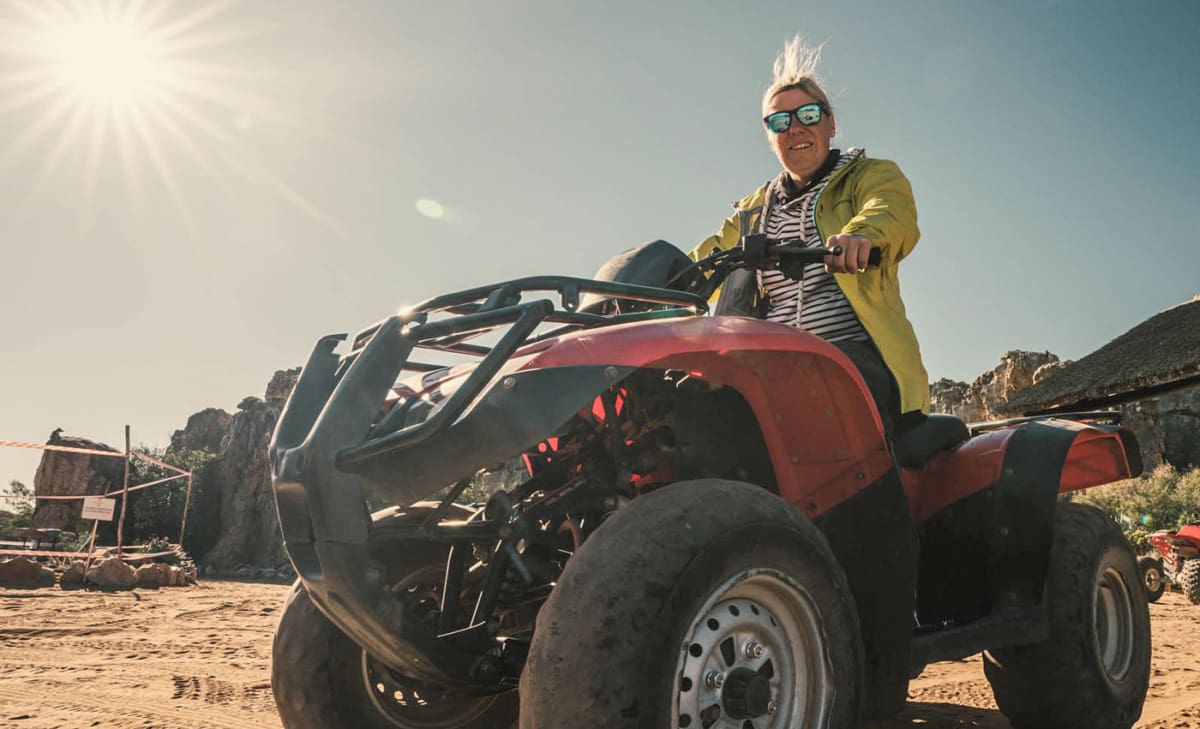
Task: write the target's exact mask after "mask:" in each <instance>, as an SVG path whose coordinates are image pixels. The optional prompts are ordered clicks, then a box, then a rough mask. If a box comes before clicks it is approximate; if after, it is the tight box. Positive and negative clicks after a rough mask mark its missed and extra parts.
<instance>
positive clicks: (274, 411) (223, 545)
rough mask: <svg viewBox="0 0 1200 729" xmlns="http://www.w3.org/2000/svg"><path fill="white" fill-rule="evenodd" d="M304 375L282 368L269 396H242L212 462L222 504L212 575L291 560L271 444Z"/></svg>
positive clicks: (209, 561) (209, 562)
mask: <svg viewBox="0 0 1200 729" xmlns="http://www.w3.org/2000/svg"><path fill="white" fill-rule="evenodd" d="M299 374H300V370H299V368H297V369H294V370H280V371H278V372H276V373H275V376H274V377H272V378H271V382H270V384H269V385H268V386H267V392H266V399H262V400H260V399H259V398H257V397H248V398H246V399H244V400H242V402H241V403H239V404H238V412H237V413H236V414H234V415H233V417H232V418H231V419H230V422H229V427H228V429H227V430H226V432H225V435H224V437H223V439H222V441H221V451H220V453H219V454H218V455H217V457H216V458H215V459H214V461H213V462H212V463H211V464H209V467H208V468H209V471H208V473H209V475H210V477H211V479H212V480H211V481H210V483H209V486H208V487H209V488H215V489H216V490H217V492H218V499H219V504H220V505H219V509H218V519H219V523H220V536H219V538H218V539H217V542H216V544H215V545H214V546H213V547H212V549H210V550H209V551H208V552H207V554H205V555H204V558H203V564H204V565H205V567H206V569H207V573H209V574H212V573H218V574H219V573H221V572H222V571H225V570H231V569H233V568H235V567H237V566H239V565H253V566H255V567H259V568H267V569H277V568H280V567H283V566H286V565H287V564H288V558H287V555H286V553H285V552H284V549H283V539H282V536H281V535H280V532H279V518H278V516H277V515H276V513H275V496H274V494H273V493H272V491H271V467H270V462H269V460H268V456H267V446H268V444H269V443H270V441H271V434H272V432H273V431H274V430H275V421H276V420H277V419H278V417H279V412H280V411H281V410H282V409H283V405H284V403H285V402H286V401H287V397H288V395H289V394H291V390H292V388H293V387H294V386H295V384H296V379H297V378H298V376H299Z"/></svg>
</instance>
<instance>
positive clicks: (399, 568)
mask: <svg viewBox="0 0 1200 729" xmlns="http://www.w3.org/2000/svg"><path fill="white" fill-rule="evenodd" d="M428 513H429V508H425V507H417V508H410V509H408V510H406V511H399V510H396V509H388V510H386V511H384V512H380V513H379V514H377V515H376V518H375V523H374V525H373V528H372V541H371V548H372V552H373V553H374V554H375V555H376V556H377V557H378V558H380V559H381V560H383V561H384V563H385V564H387V566H388V579H389V582H390V584H391V585H392V586H393V589H394V590H396V591H398V592H401V593H403V594H404V595H405V600H406V601H407V602H408V603H409V605H410V607H415V608H416V609H418V610H420V609H422V606H424V607H428V606H431V605H435V604H436V602H437V597H438V595H439V591H440V589H441V585H442V584H443V577H444V575H445V565H446V554H447V547H446V545H443V544H435V543H431V542H422V541H413V540H398V539H396V538H395V537H394V536H393V535H392V534H391V533H390V532H391V530H392V529H395V528H398V527H405V526H411V525H414V524H416V523H419V522H420V521H421V520H423V519H424V518H425V516H426V515H428ZM271 689H272V691H273V692H274V694H275V704H276V706H277V707H278V708H279V716H280V719H281V720H282V721H283V725H284V727H286V728H287V729H508V728H509V727H512V726H513V725H514V724H515V722H516V718H517V697H516V694H515V692H511V691H510V692H507V693H503V694H495V695H491V696H463V695H458V694H453V693H450V692H447V691H444V690H440V689H438V688H436V687H423V686H420V685H419V684H416V683H414V682H413V681H411V680H409V679H406V678H405V677H404V676H400V675H397V674H395V673H394V672H393V671H391V670H390V669H388V668H387V667H386V666H384V665H383V664H382V663H380V662H378V661H376V660H375V659H374V658H373V657H372V656H370V655H369V654H368V653H366V651H364V650H363V649H362V648H360V647H359V646H358V645H357V644H356V643H354V641H352V640H351V639H350V638H349V636H347V635H346V634H345V633H343V632H342V631H341V630H339V629H338V628H337V627H336V626H335V625H334V624H333V623H332V622H330V621H329V618H327V617H325V614H324V613H322V612H321V611H320V610H319V609H318V608H317V607H316V605H314V604H313V602H312V600H311V598H310V597H309V595H308V591H307V590H305V589H304V584H303V582H301V581H300V580H297V581H296V583H295V584H294V585H292V589H291V591H290V592H289V593H288V596H287V600H286V602H285V603H284V608H283V613H282V614H281V615H280V618H279V624H278V626H277V627H276V629H275V640H274V645H273V648H272V656H271Z"/></svg>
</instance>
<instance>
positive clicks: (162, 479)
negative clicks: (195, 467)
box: [102, 473, 192, 496]
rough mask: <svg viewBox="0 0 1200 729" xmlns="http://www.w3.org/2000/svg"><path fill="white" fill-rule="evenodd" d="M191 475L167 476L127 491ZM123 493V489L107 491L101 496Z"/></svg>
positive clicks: (132, 487)
mask: <svg viewBox="0 0 1200 729" xmlns="http://www.w3.org/2000/svg"><path fill="white" fill-rule="evenodd" d="M191 475H192V474H190V473H181V474H179V475H178V476H167V477H166V478H160V479H158V480H157V481H151V482H149V483H139V484H138V485H137V486H130V487H129V490H130V492H133V491H137V490H138V489H147V488H150V487H151V486H157V485H159V484H160V483H166V482H167V481H174V480H175V479H177V478H185V477H187V476H191ZM123 491H124V489H117V490H116V491H109V492H107V493H104V494H102V495H103V496H120V495H121V493H122V492H123Z"/></svg>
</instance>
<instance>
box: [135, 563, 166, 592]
mask: <svg viewBox="0 0 1200 729" xmlns="http://www.w3.org/2000/svg"><path fill="white" fill-rule="evenodd" d="M163 567H166V565H162V564H144V565H142V566H141V567H138V568H137V586H138V587H152V588H155V589H158V588H159V587H161V586H163V585H165V584H166V579H167V578H168V577H169V576H170V575H169V573H168V574H163ZM168 569H169V568H168Z"/></svg>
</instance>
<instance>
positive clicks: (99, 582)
mask: <svg viewBox="0 0 1200 729" xmlns="http://www.w3.org/2000/svg"><path fill="white" fill-rule="evenodd" d="M87 581H88V582H90V583H91V584H93V585H96V586H97V587H101V588H107V589H110V590H131V589H133V588H134V587H135V586H136V585H137V584H138V573H137V572H135V571H134V569H133V568H132V567H130V566H129V565H127V564H125V562H123V561H122V560H120V559H118V558H117V557H109V558H107V559H104V560H102V561H101V562H100V563H99V564H97V565H96V566H94V567H92V568H91V569H90V570H88V572H87Z"/></svg>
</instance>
